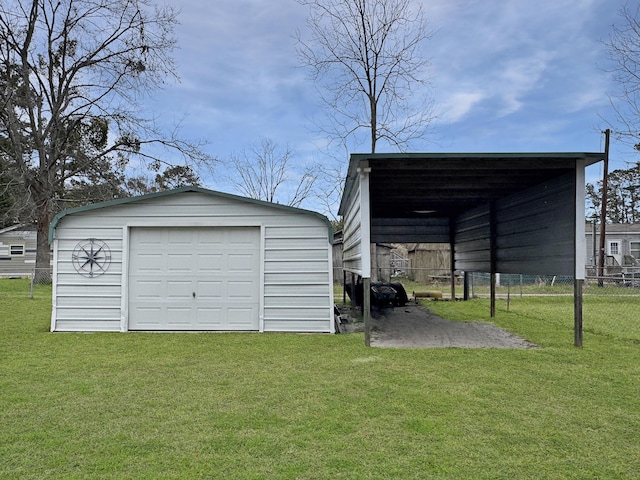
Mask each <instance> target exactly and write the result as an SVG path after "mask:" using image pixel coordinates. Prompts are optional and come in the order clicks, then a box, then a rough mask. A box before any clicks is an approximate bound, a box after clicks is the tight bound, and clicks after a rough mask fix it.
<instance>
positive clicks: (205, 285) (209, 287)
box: [197, 280, 224, 301]
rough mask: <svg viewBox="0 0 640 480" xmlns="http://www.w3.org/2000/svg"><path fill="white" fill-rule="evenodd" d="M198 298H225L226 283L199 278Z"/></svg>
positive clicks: (218, 299)
mask: <svg viewBox="0 0 640 480" xmlns="http://www.w3.org/2000/svg"><path fill="white" fill-rule="evenodd" d="M197 285H198V287H197V290H198V298H199V299H200V300H217V301H220V300H222V299H223V298H224V284H223V283H222V282H220V281H207V280H198V282H197Z"/></svg>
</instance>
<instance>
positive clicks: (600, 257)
mask: <svg viewBox="0 0 640 480" xmlns="http://www.w3.org/2000/svg"><path fill="white" fill-rule="evenodd" d="M610 136H611V130H609V129H608V128H607V129H606V130H605V131H604V172H603V174H602V210H601V213H600V250H599V252H598V254H599V255H598V286H599V287H602V286H604V246H605V235H606V223H607V222H606V219H607V190H608V189H609V137H610Z"/></svg>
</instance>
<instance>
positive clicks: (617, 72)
mask: <svg viewBox="0 0 640 480" xmlns="http://www.w3.org/2000/svg"><path fill="white" fill-rule="evenodd" d="M620 18H621V24H619V25H613V27H612V31H611V34H610V35H609V38H608V40H607V41H605V42H604V44H605V47H606V49H607V52H608V54H609V59H610V61H611V69H610V71H611V73H612V74H613V80H614V81H615V83H616V84H617V85H618V90H617V92H616V93H615V94H613V95H611V97H610V100H611V104H612V106H613V109H614V111H615V114H616V117H617V119H616V120H617V125H612V124H611V122H608V123H609V124H610V125H611V127H612V130H613V132H614V134H616V135H617V136H618V138H619V139H621V140H623V141H626V142H629V143H631V144H632V145H633V146H634V148H635V149H636V150H640V134H639V133H638V132H640V6H638V5H636V6H635V7H634V8H633V9H631V8H630V7H629V6H627V5H625V6H623V7H622V9H621V10H620Z"/></svg>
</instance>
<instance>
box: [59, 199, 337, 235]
mask: <svg viewBox="0 0 640 480" xmlns="http://www.w3.org/2000/svg"><path fill="white" fill-rule="evenodd" d="M186 192H195V193H200V194H203V195H209V196H212V197H219V198H226V199H228V200H234V201H240V202H246V203H252V204H254V205H262V206H267V207H269V208H275V209H280V210H283V211H287V212H290V213H299V214H304V215H312V216H315V217H318V218H320V219H321V220H322V221H323V222H324V223H325V224H326V225H327V231H328V238H329V241H330V242H331V241H332V238H333V227H332V225H331V222H330V221H329V219H328V218H327V217H325V216H324V215H322V214H321V213H317V212H313V211H311V210H305V209H302V208H297V207H289V206H287V205H281V204H279V203H272V202H266V201H264V200H256V199H253V198H248V197H240V196H238V195H232V194H230V193H224V192H217V191H214V190H208V189H206V188H202V187H196V186H186V187H180V188H176V189H173V190H163V191H161V192H155V193H149V194H146V195H140V196H137V197H124V198H116V199H114V200H110V201H108V202H101V203H94V204H91V205H84V206H81V207H75V208H69V209H67V210H63V211H62V212H60V213H58V214H57V215H56V216H55V217H54V218H53V220H51V224H50V225H49V243H51V242H52V241H53V234H54V231H55V228H56V226H57V225H58V223H59V222H60V220H62V218H64V217H65V216H67V215H71V214H77V213H83V212H89V211H91V210H98V209H101V208H108V207H112V206H115V205H124V204H128V203H134V202H140V201H144V200H149V199H153V198H159V197H166V196H171V195H177V194H181V193H186Z"/></svg>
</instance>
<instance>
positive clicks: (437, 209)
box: [340, 153, 602, 219]
mask: <svg viewBox="0 0 640 480" xmlns="http://www.w3.org/2000/svg"><path fill="white" fill-rule="evenodd" d="M601 159H602V154H601V153H411V154H353V155H351V160H350V164H349V172H348V176H347V181H346V185H345V195H344V196H343V202H345V200H346V198H347V197H348V192H349V191H350V190H351V189H352V188H353V187H354V182H355V180H356V179H357V175H358V169H359V168H367V167H369V168H370V169H371V170H370V183H369V191H370V199H371V204H370V208H371V217H372V218H406V219H411V218H416V219H417V218H443V217H447V218H449V217H452V216H456V215H458V214H460V213H461V212H464V211H466V210H468V209H470V208H473V207H476V206H478V205H482V204H485V203H487V202H490V201H492V200H497V199H499V198H504V197H506V196H508V195H511V194H513V193H515V192H519V191H523V190H526V189H528V188H530V187H532V186H534V185H538V184H541V183H543V182H545V181H548V180H550V179H552V178H555V177H559V176H562V175H565V174H567V173H570V172H574V171H575V167H576V161H578V160H582V161H585V162H586V163H585V166H588V165H591V164H593V163H596V162H598V161H600V160H601ZM343 207H344V205H341V207H340V210H342V209H343Z"/></svg>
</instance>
